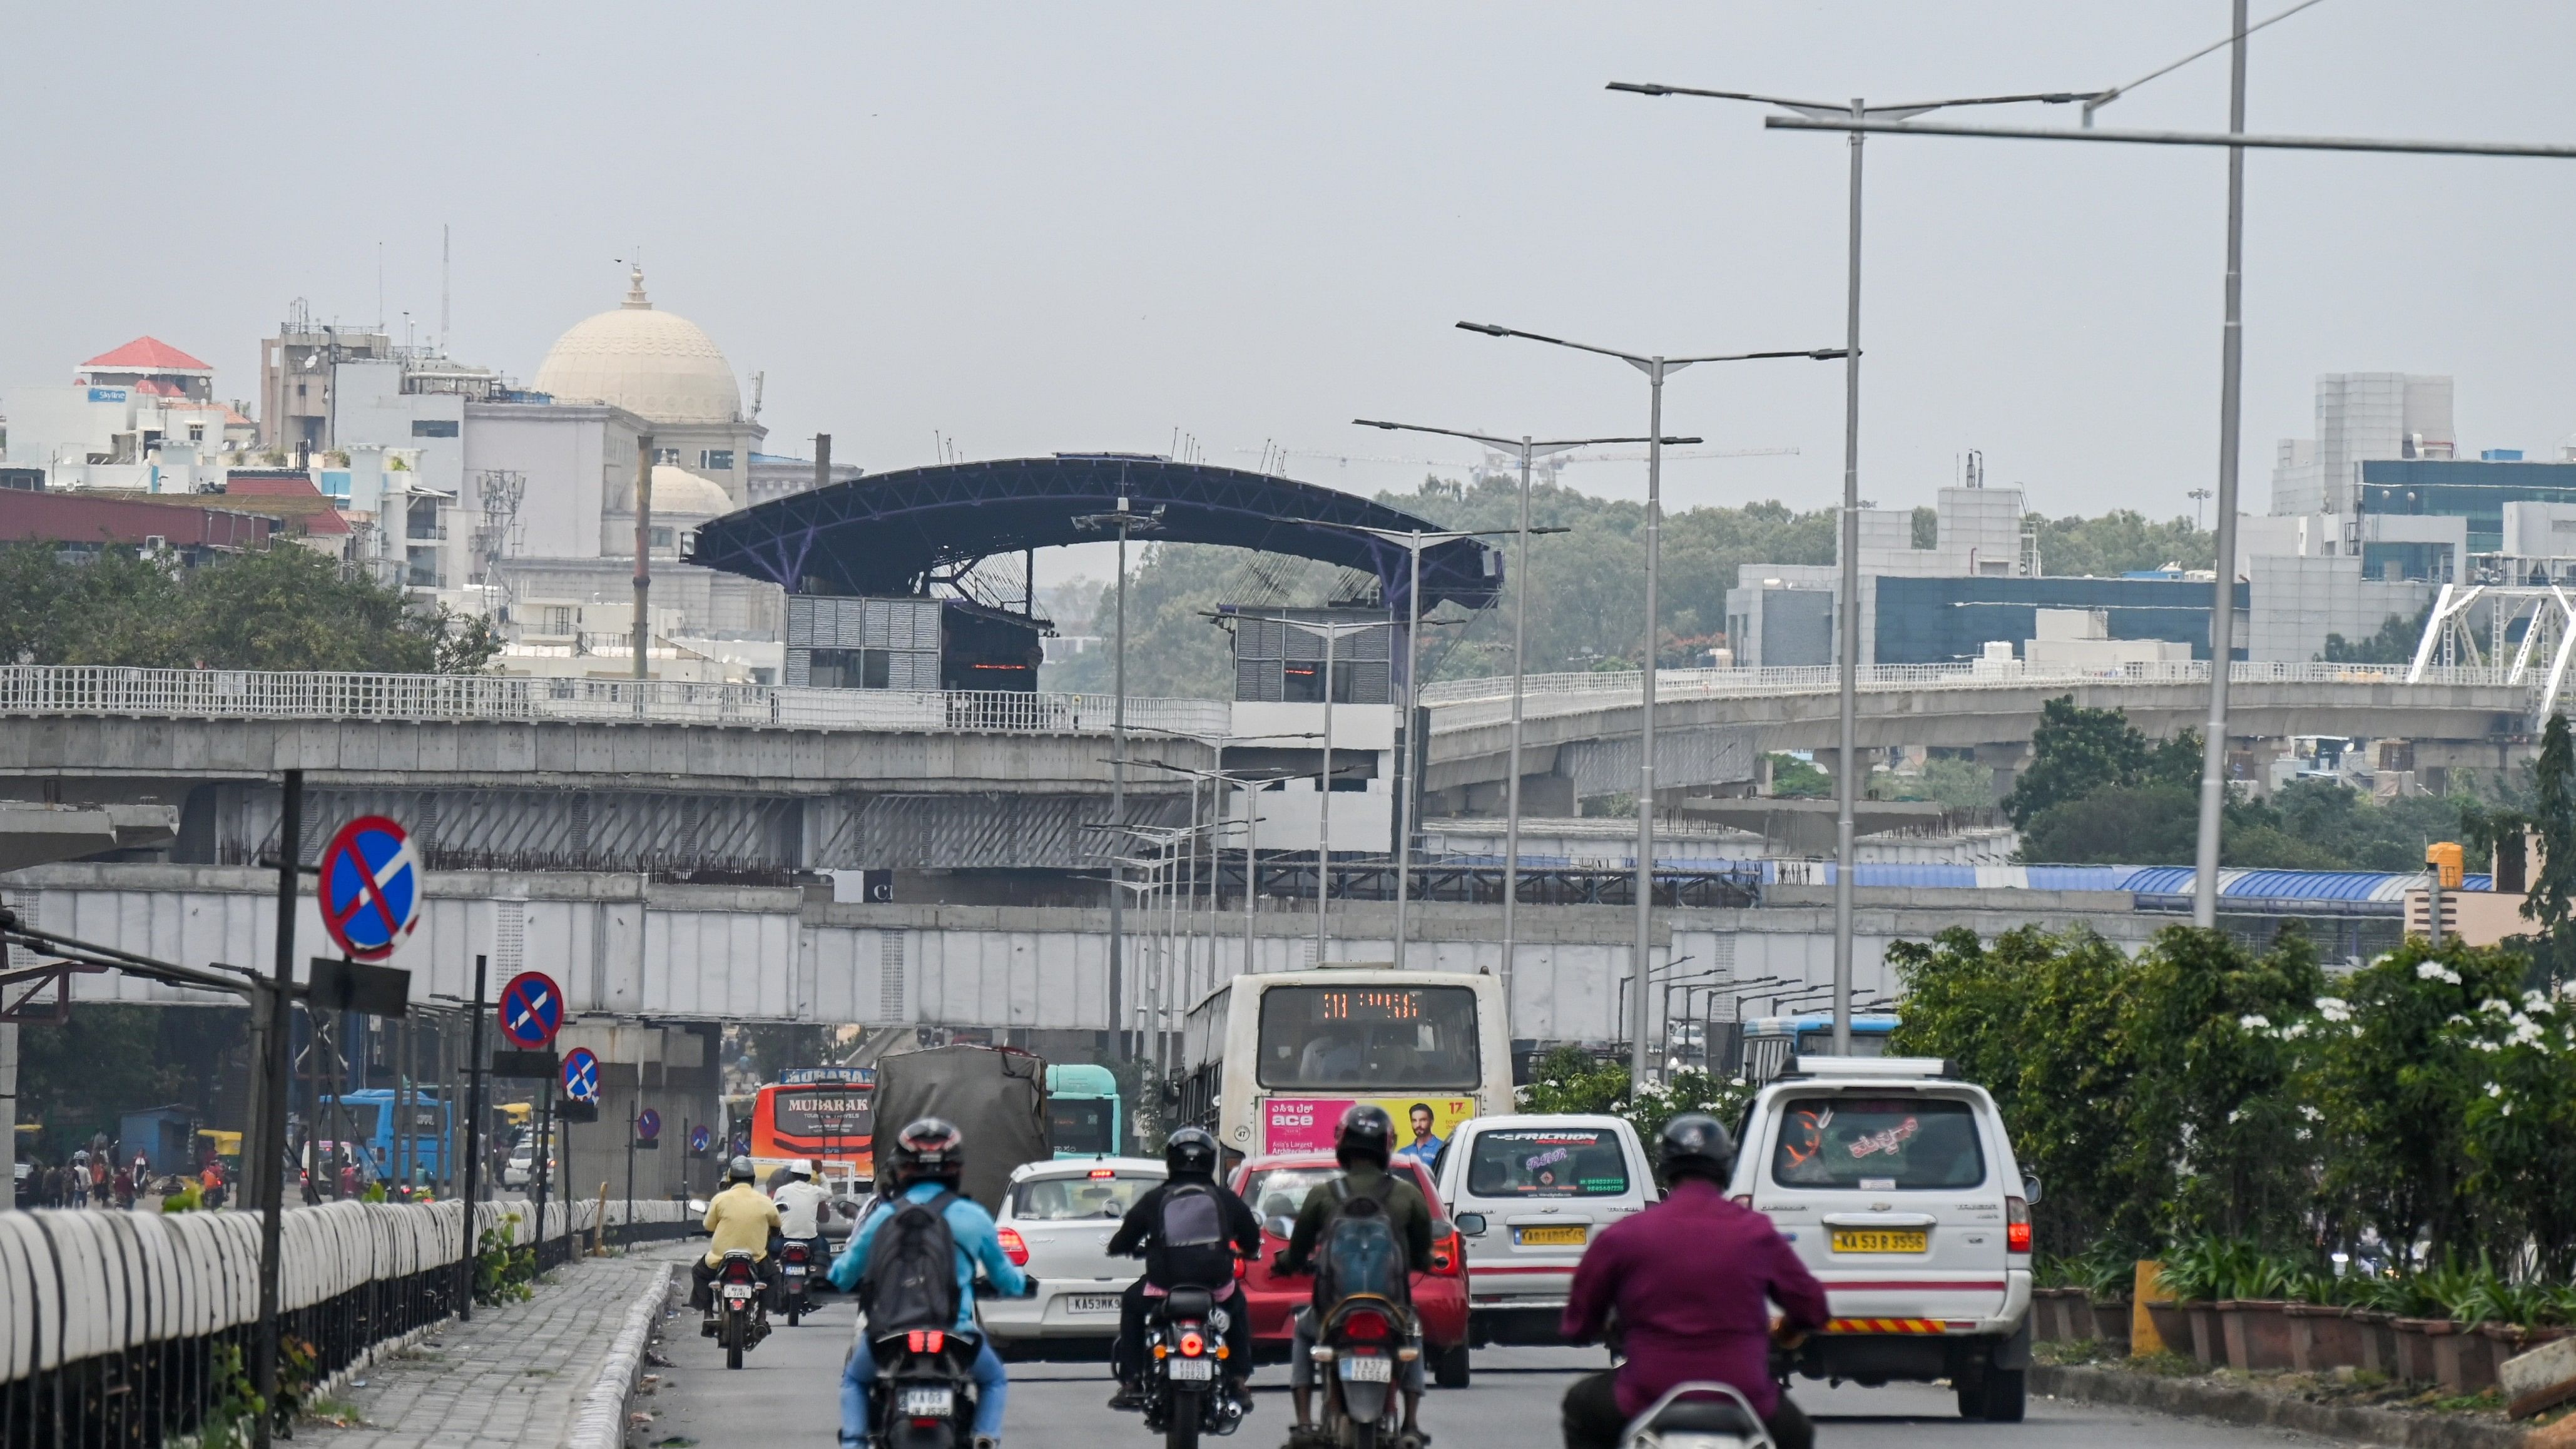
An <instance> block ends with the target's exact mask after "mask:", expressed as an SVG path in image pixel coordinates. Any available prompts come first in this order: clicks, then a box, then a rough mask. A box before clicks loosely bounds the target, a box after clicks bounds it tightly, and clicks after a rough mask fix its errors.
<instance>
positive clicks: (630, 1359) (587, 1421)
mask: <svg viewBox="0 0 2576 1449" xmlns="http://www.w3.org/2000/svg"><path fill="white" fill-rule="evenodd" d="M671 1268H672V1265H671V1264H669V1263H656V1264H654V1265H653V1267H652V1269H651V1271H650V1272H648V1273H646V1274H645V1281H644V1284H643V1287H642V1288H641V1289H639V1290H638V1291H637V1293H636V1295H635V1301H634V1302H633V1303H631V1304H629V1305H628V1306H627V1309H626V1321H625V1322H624V1323H623V1324H621V1325H620V1326H619V1327H618V1330H617V1337H616V1338H615V1339H614V1340H613V1341H612V1342H610V1344H609V1346H608V1360H607V1362H605V1363H603V1364H601V1365H600V1366H599V1377H597V1378H596V1379H593V1380H592V1381H591V1385H590V1392H589V1393H588V1394H586V1395H584V1396H583V1398H582V1403H581V1409H580V1411H579V1412H578V1413H576V1414H574V1415H573V1420H572V1428H571V1429H570V1430H569V1431H568V1432H567V1433H566V1434H565V1435H564V1440H563V1449H619V1446H620V1445H622V1444H624V1443H625V1442H626V1401H627V1399H628V1398H629V1397H630V1396H632V1395H633V1393H634V1392H635V1375H636V1373H637V1372H638V1371H639V1370H641V1369H642V1368H643V1366H644V1342H645V1340H646V1339H647V1338H649V1337H651V1336H652V1332H653V1324H654V1321H655V1320H656V1319H658V1318H659V1317H660V1316H661V1313H662V1306H663V1305H664V1304H665V1303H667V1302H669V1301H670V1297H671Z"/></svg>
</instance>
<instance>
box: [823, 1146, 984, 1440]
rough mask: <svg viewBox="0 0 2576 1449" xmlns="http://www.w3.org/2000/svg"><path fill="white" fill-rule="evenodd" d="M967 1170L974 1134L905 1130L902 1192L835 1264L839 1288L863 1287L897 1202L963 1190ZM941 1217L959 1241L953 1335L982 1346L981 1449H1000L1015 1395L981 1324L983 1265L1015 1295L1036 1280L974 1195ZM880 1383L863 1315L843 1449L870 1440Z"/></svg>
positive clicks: (875, 1211)
mask: <svg viewBox="0 0 2576 1449" xmlns="http://www.w3.org/2000/svg"><path fill="white" fill-rule="evenodd" d="M965 1170H966V1137H965V1134H964V1133H962V1132H959V1131H958V1130H957V1128H956V1126H955V1125H954V1124H952V1123H949V1122H945V1121H942V1120H941V1119H939V1118H937V1117H924V1118H922V1119H921V1120H920V1121H918V1122H915V1123H913V1124H912V1125H910V1126H908V1127H906V1128H904V1129H903V1131H901V1132H899V1133H897V1134H896V1135H895V1141H894V1184H895V1190H894V1195H893V1196H892V1197H890V1198H886V1199H882V1200H880V1201H878V1202H877V1203H876V1204H874V1205H873V1206H871V1207H870V1208H869V1210H868V1214H867V1217H866V1218H865V1219H864V1220H863V1221H861V1222H860V1224H859V1227H858V1231H856V1232H854V1233H852V1234H850V1244H849V1246H848V1247H847V1248H844V1249H843V1250H842V1251H841V1256H840V1257H839V1258H838V1259H837V1260H835V1261H834V1262H833V1264H832V1274H831V1277H832V1286H833V1287H835V1288H838V1289H840V1290H841V1291H842V1292H844V1293H848V1292H852V1291H855V1290H856V1289H857V1288H858V1286H859V1282H860V1280H861V1279H862V1278H864V1277H865V1276H866V1275H867V1269H868V1250H869V1249H870V1248H871V1247H872V1246H874V1244H875V1242H876V1236H877V1229H878V1228H880V1227H882V1226H884V1224H885V1223H886V1221H887V1219H889V1218H891V1217H893V1216H894V1214H895V1211H896V1207H897V1205H898V1204H900V1203H902V1202H904V1201H906V1200H910V1201H913V1202H928V1201H930V1200H931V1199H933V1198H935V1197H937V1196H939V1195H940V1194H941V1193H943V1192H946V1193H955V1192H957V1183H958V1180H959V1178H960V1177H961V1176H962V1175H963V1174H964V1173H965ZM940 1216H941V1217H942V1218H944V1219H945V1220H946V1221H947V1223H948V1234H949V1238H950V1240H951V1241H952V1242H954V1243H955V1244H956V1254H955V1256H956V1261H957V1324H956V1326H955V1328H953V1329H952V1330H951V1332H953V1333H956V1334H958V1335H959V1336H961V1337H965V1338H971V1339H973V1340H975V1341H976V1345H977V1347H976V1352H975V1367H974V1375H975V1391H976V1392H975V1449H1000V1445H1001V1442H1002V1409H1003V1406H1004V1403H1005V1401H1006V1400H1007V1399H1008V1397H1009V1394H1010V1373H1009V1371H1008V1370H1007V1369H1005V1368H1003V1366H1002V1358H1001V1355H999V1354H997V1353H995V1352H993V1343H992V1340H991V1339H989V1338H987V1337H985V1335H984V1330H983V1328H982V1327H981V1326H980V1325H978V1324H977V1323H976V1322H975V1270H976V1268H977V1267H979V1266H980V1267H981V1268H982V1269H983V1270H984V1275H985V1276H986V1277H988V1278H990V1279H992V1281H993V1286H994V1287H995V1288H996V1289H998V1290H999V1291H1001V1292H1002V1293H1004V1294H1006V1295H1008V1296H1011V1297H1019V1296H1021V1295H1023V1294H1025V1293H1027V1292H1028V1291H1029V1280H1028V1279H1027V1277H1026V1276H1024V1275H1023V1274H1022V1273H1021V1272H1020V1270H1019V1268H1018V1267H1017V1266H1015V1265H1014V1264H1013V1263H1012V1262H1011V1260H1010V1258H1009V1256H1008V1255H1006V1254H1004V1253H1003V1251H1002V1239H1001V1234H1000V1232H999V1231H998V1230H997V1229H996V1228H995V1227H994V1225H993V1215H992V1214H991V1213H988V1212H986V1211H984V1209H983V1206H982V1205H981V1204H979V1203H977V1202H976V1201H975V1200H974V1199H973V1198H969V1197H964V1196H958V1197H954V1198H952V1199H951V1200H950V1201H949V1204H948V1206H947V1208H946V1210H945V1211H943V1212H942V1213H941V1214H940ZM862 1307H864V1305H862ZM876 1380H877V1363H876V1352H875V1350H874V1349H873V1348H872V1347H870V1345H869V1343H868V1324H867V1319H866V1316H865V1314H864V1313H862V1315H861V1317H860V1320H859V1340H858V1343H857V1344H856V1346H854V1347H853V1348H852V1349H851V1350H850V1360H849V1362H848V1364H847V1365H845V1366H844V1367H843V1368H842V1370H841V1444H842V1446H843V1449H860V1446H863V1445H865V1444H866V1443H867V1442H868V1435H869V1433H870V1431H871V1421H872V1418H873V1415H872V1413H871V1411H870V1405H869V1402H868V1400H869V1396H870V1392H871V1390H873V1389H874V1388H875V1386H876Z"/></svg>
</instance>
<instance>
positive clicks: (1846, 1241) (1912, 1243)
mask: <svg viewBox="0 0 2576 1449" xmlns="http://www.w3.org/2000/svg"><path fill="white" fill-rule="evenodd" d="M1834 1251H1835V1252H1837V1253H1928V1252H1930V1251H1932V1234H1931V1231H1930V1230H1929V1229H1926V1228H1836V1229H1834Z"/></svg>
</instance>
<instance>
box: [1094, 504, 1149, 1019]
mask: <svg viewBox="0 0 2576 1449" xmlns="http://www.w3.org/2000/svg"><path fill="white" fill-rule="evenodd" d="M1162 513H1163V510H1161V509H1160V508H1157V509H1155V510H1154V511H1153V512H1152V513H1138V512H1137V511H1136V510H1135V508H1134V507H1133V506H1132V504H1131V503H1130V501H1129V500H1128V498H1127V497H1126V495H1124V494H1121V495H1120V496H1119V499H1118V506H1117V508H1115V509H1113V510H1112V511H1110V512H1108V513H1086V514H1082V515H1080V516H1078V517H1076V518H1075V519H1074V520H1073V525H1074V527H1076V528H1081V529H1099V528H1115V529H1117V530H1118V587H1117V593H1118V603H1117V621H1116V628H1115V631H1114V632H1115V633H1116V635H1117V638H1116V641H1115V643H1114V644H1113V645H1112V648H1113V651H1114V653H1115V659H1114V662H1113V664H1112V668H1111V686H1110V687H1111V688H1112V689H1113V690H1115V691H1116V698H1115V699H1113V700H1112V701H1111V704H1110V725H1109V827H1110V829H1112V830H1123V829H1125V828H1126V825H1127V539H1128V536H1129V535H1130V534H1132V533H1146V532H1151V531H1152V530H1154V529H1157V528H1160V527H1162V526H1163V522H1162ZM1123 870H1124V868H1123V867H1122V866H1121V865H1120V863H1119V857H1118V853H1117V851H1116V850H1115V849H1113V850H1111V852H1110V855H1109V1033H1110V1036H1109V1040H1110V1050H1111V1051H1112V1052H1114V1053H1115V1054H1116V1056H1117V1059H1118V1060H1119V1061H1122V1062H1123V1061H1127V1060H1129V1059H1130V1053H1129V1051H1128V1043H1127V1023H1126V1019H1125V1016H1124V1015H1123V1013H1124V1011H1125V1009H1126V999H1127V992H1126V987H1127V981H1126V960H1125V956H1126V935H1127V903H1126V900H1125V895H1126V892H1125V890H1124V889H1123V886H1124V881H1125V876H1124V874H1123Z"/></svg>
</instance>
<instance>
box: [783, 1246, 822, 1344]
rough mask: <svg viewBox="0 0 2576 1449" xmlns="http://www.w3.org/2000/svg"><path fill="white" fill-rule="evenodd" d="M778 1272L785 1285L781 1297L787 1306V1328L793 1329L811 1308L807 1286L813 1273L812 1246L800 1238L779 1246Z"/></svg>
mask: <svg viewBox="0 0 2576 1449" xmlns="http://www.w3.org/2000/svg"><path fill="white" fill-rule="evenodd" d="M778 1272H779V1276H780V1277H781V1279H782V1280H783V1281H784V1282H785V1284H786V1288H785V1291H784V1294H783V1296H784V1298H785V1299H786V1306H787V1326H788V1327H790V1328H794V1327H795V1326H796V1320H798V1319H800V1318H803V1317H804V1316H805V1315H806V1313H807V1312H808V1311H810V1309H811V1308H812V1304H811V1303H810V1302H809V1301H808V1296H807V1295H808V1293H809V1291H810V1290H809V1289H808V1287H807V1285H808V1284H809V1283H810V1282H811V1280H812V1278H813V1273H814V1245H813V1244H811V1243H808V1242H806V1241H805V1240H804V1239H802V1238H790V1239H788V1240H787V1241H786V1242H784V1243H781V1244H779V1245H778Z"/></svg>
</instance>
